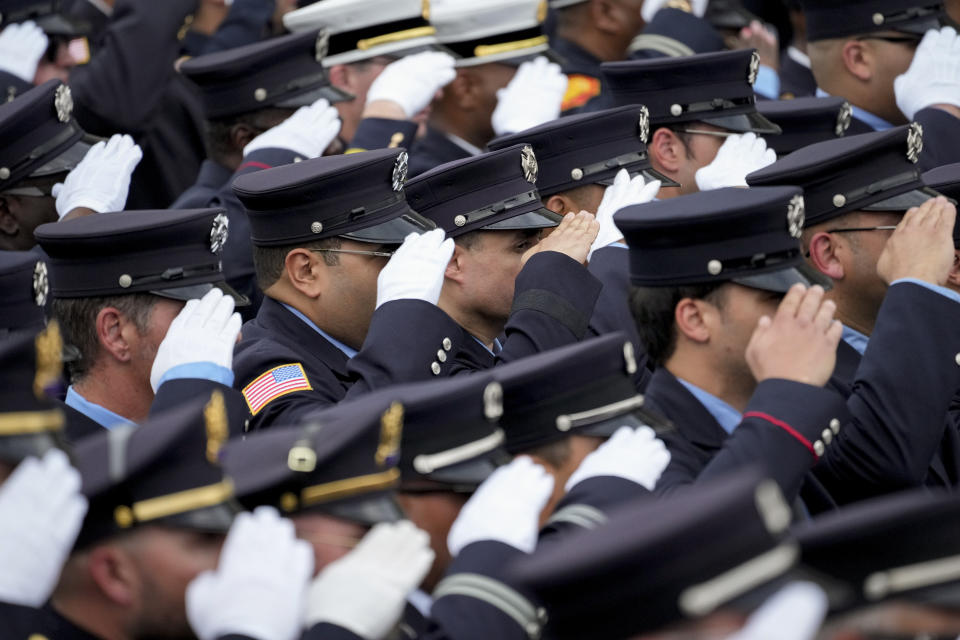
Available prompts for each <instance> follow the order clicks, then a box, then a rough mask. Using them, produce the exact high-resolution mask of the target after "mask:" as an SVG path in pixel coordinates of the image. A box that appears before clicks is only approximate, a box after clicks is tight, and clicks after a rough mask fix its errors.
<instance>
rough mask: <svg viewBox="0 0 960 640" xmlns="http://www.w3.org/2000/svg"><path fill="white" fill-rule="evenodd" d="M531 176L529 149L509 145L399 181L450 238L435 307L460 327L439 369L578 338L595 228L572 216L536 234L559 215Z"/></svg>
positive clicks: (589, 291) (591, 293)
mask: <svg viewBox="0 0 960 640" xmlns="http://www.w3.org/2000/svg"><path fill="white" fill-rule="evenodd" d="M537 177H538V165H537V159H536V156H535V155H534V153H533V151H532V150H531V148H530V147H529V146H523V145H515V146H512V147H508V148H506V149H501V150H499V151H492V152H489V153H485V154H482V155H479V156H475V157H472V158H467V159H464V160H460V161H457V162H451V163H449V164H445V165H441V166H439V167H437V168H435V169H433V170H431V171H429V172H427V173H425V174H423V175H421V176H418V177H416V178H414V179H413V180H411V181H410V183H409V184H408V185H407V191H406V194H407V201H408V202H409V203H410V206H411V207H413V208H414V209H415V210H417V211H419V212H420V213H421V214H423V215H424V216H426V217H427V218H429V219H430V220H432V221H433V222H435V223H436V224H437V226H439V227H440V228H442V229H443V230H444V231H445V232H446V233H447V236H448V237H450V238H453V239H454V241H455V243H456V244H455V248H454V251H453V256H452V257H451V259H450V262H449V265H447V268H446V272H445V275H444V284H443V289H442V291H441V293H440V301H439V303H438V304H439V306H440V308H441V309H443V310H444V311H446V312H447V314H449V316H450V317H451V318H453V319H454V320H455V321H456V322H457V324H459V325H460V327H461V328H462V333H463V339H462V340H461V344H462V346H461V349H460V350H459V351H454V352H453V353H452V354H449V355H451V356H452V357H451V361H450V362H449V363H446V366H444V367H443V368H444V369H446V370H447V372H448V373H450V374H457V373H460V372H463V371H472V370H476V369H488V368H490V367H492V366H494V365H495V364H497V363H501V362H510V361H513V360H516V359H518V358H521V357H525V356H528V355H530V354H532V353H536V352H539V351H544V350H547V349H550V348H553V347H556V346H560V345H564V344H569V343H570V342H574V341H577V340H580V339H581V338H583V336H584V335H585V334H586V331H587V325H588V322H589V319H590V316H591V315H593V309H594V305H595V304H596V301H597V296H598V295H599V292H600V283H599V281H597V280H596V278H594V277H593V276H591V275H590V273H589V272H588V271H587V269H586V268H585V267H584V264H583V263H584V262H585V261H586V257H587V253H588V252H589V249H590V246H591V244H592V243H593V240H594V239H595V237H596V234H597V231H598V228H599V227H598V225H597V223H596V221H595V220H594V219H593V218H594V217H593V216H592V215H591V214H587V213H583V214H578V215H571V216H569V217H567V218H565V219H563V222H562V223H561V224H560V226H559V227H557V229H556V230H554V231H553V232H552V233H551V234H550V235H549V236H547V237H546V238H544V239H543V240H540V234H541V231H542V230H543V229H548V228H552V227H554V226H555V225H556V224H557V222H558V221H559V220H561V218H560V216H558V215H557V214H555V213H553V212H552V211H549V210H547V209H545V208H544V207H543V204H542V202H541V199H540V195H539V194H538V193H537V189H536V180H537ZM504 332H506V339H505V341H504V342H502V343H501V342H500V340H499V336H500V335H501V334H502V333H504ZM439 355H440V354H438V357H439ZM442 355H443V356H444V357H443V358H441V359H439V360H438V361H437V362H438V366H437V369H438V372H439V370H440V368H441V365H444V360H446V359H447V358H446V356H447V355H448V354H442Z"/></svg>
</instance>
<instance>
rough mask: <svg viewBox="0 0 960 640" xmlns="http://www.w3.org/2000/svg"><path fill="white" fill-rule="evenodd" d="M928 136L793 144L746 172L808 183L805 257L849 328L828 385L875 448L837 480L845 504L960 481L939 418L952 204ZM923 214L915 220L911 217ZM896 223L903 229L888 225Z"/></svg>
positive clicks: (951, 319)
mask: <svg viewBox="0 0 960 640" xmlns="http://www.w3.org/2000/svg"><path fill="white" fill-rule="evenodd" d="M923 141H924V136H921V135H920V130H919V125H916V124H913V125H910V126H905V127H897V128H896V129H892V130H889V131H884V132H875V133H869V134H862V135H858V136H850V137H847V138H845V139H843V140H833V141H829V142H822V143H819V144H815V145H811V146H809V147H806V148H804V149H801V150H799V151H796V152H794V153H793V154H791V155H790V156H788V157H786V158H784V159H783V160H781V161H779V162H777V163H775V164H773V165H771V166H770V167H768V168H767V169H765V170H763V171H760V172H757V173H756V174H754V175H751V176H749V178H748V181H749V183H750V184H751V185H752V186H756V185H776V184H796V185H799V186H802V187H803V188H804V190H805V194H806V201H807V203H808V204H807V213H806V215H807V218H806V226H805V228H804V231H803V238H802V239H803V245H804V248H805V252H807V253H808V255H809V258H808V262H809V263H810V265H811V266H812V267H813V268H815V269H816V270H817V271H818V272H820V273H822V274H824V275H825V276H827V277H829V278H830V279H831V281H832V282H833V289H832V291H830V293H829V294H828V297H829V298H831V299H832V300H833V301H834V302H835V303H836V305H837V317H838V318H839V319H840V320H841V321H842V322H843V324H844V328H843V341H842V342H841V343H840V345H839V347H838V350H837V363H838V364H837V368H836V371H835V372H834V375H833V377H832V379H831V381H830V385H829V386H830V387H832V388H834V389H836V390H838V391H839V392H840V393H842V394H843V395H844V396H847V397H849V403H848V404H849V405H850V407H851V411H852V413H853V415H854V418H855V420H857V421H859V422H860V423H861V424H864V425H873V426H871V433H872V434H873V435H872V436H871V438H870V439H869V440H867V441H863V442H862V443H861V444H859V445H857V446H858V448H859V447H860V446H864V445H868V446H869V448H868V449H866V451H870V453H869V455H860V456H858V460H859V463H858V465H857V466H858V467H859V466H861V465H862V468H863V470H864V471H865V472H866V473H865V475H863V476H862V479H858V480H857V481H854V480H853V479H852V478H851V479H847V480H846V481H845V482H844V483H843V484H842V485H838V486H836V487H835V488H832V489H831V494H832V495H833V496H834V497H835V498H836V499H838V500H839V501H840V502H849V501H851V500H855V499H858V498H859V497H862V496H864V495H871V494H874V493H882V492H884V491H888V490H894V489H900V488H905V487H910V486H915V485H917V484H921V483H924V482H926V483H928V484H935V485H941V486H943V485H946V486H952V485H955V484H956V482H957V481H958V479H960V475H958V474H960V470H958V469H957V468H956V467H957V465H956V462H955V459H956V458H955V454H954V453H953V451H955V450H957V447H958V444H957V436H956V432H955V430H953V429H946V430H944V429H943V428H942V427H941V426H940V425H942V424H943V421H944V415H945V413H946V411H947V407H948V405H949V403H950V398H951V396H952V395H953V394H954V393H955V392H956V390H957V389H958V388H960V378H958V375H960V371H958V367H957V363H956V362H955V360H954V357H953V356H955V355H956V353H957V352H960V342H958V339H960V336H958V335H957V333H956V326H955V319H956V314H957V313H958V312H960V307H958V306H957V302H960V297H958V295H957V294H956V293H955V292H953V291H951V290H950V289H948V288H946V287H945V286H944V285H946V284H947V279H948V277H949V273H950V270H951V268H952V265H953V256H954V250H953V239H952V231H953V225H954V222H953V220H954V216H955V213H954V206H953V205H952V204H950V203H948V202H947V201H946V200H945V199H943V198H936V197H935V196H937V195H938V194H937V192H935V191H933V190H931V189H930V188H929V187H926V186H925V185H924V182H923V180H922V179H921V175H920V171H919V169H918V166H919V163H918V157H919V156H920V155H921V154H920V149H921V148H922V145H923ZM917 207H919V208H917ZM905 213H906V215H905ZM924 218H925V219H926V222H925V223H924V224H921V225H919V226H918V227H917V228H912V227H913V225H911V224H908V223H909V222H910V221H913V220H918V219H924ZM937 220H942V222H940V223H938V224H931V223H934V222H936V221H937ZM898 225H899V226H901V227H904V228H903V229H901V230H899V231H898V232H896V233H893V234H891V233H890V232H891V231H892V230H893V229H895V228H896V227H897V226H898ZM921 247H922V248H921ZM911 251H913V252H915V253H914V254H913V255H911V256H909V257H908V253H909V252H911ZM908 318H909V320H908ZM941 323H943V324H941ZM868 344H869V345H870V349H867V345H868ZM906 345H909V348H906ZM921 399H922V400H921ZM877 434H883V435H884V438H883V439H882V440H881V439H878V438H877ZM938 447H939V448H941V449H942V452H941V453H940V455H936V456H935V455H934V454H935V453H937V449H938ZM864 481H865V482H864Z"/></svg>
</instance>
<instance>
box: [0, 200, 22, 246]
mask: <svg viewBox="0 0 960 640" xmlns="http://www.w3.org/2000/svg"><path fill="white" fill-rule="evenodd" d="M18 208H19V201H18V200H17V198H16V197H14V196H0V233H2V234H3V235H5V236H15V235H17V234H18V233H20V221H19V220H17V216H16V210H17V209H18Z"/></svg>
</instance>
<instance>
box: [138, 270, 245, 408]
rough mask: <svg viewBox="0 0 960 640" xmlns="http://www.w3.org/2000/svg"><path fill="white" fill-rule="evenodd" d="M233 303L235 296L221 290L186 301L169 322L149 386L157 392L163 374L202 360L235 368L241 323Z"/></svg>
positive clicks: (219, 365) (154, 361)
mask: <svg viewBox="0 0 960 640" xmlns="http://www.w3.org/2000/svg"><path fill="white" fill-rule="evenodd" d="M233 305H234V302H233V298H231V297H230V296H226V295H224V294H223V291H221V290H220V289H211V290H210V291H208V292H207V294H206V295H205V296H203V298H201V299H200V300H189V301H187V304H186V306H184V307H183V310H182V311H181V312H180V313H179V314H177V317H176V318H174V319H173V322H171V323H170V328H169V329H167V335H166V336H165V337H164V338H163V341H162V342H161V343H160V346H159V348H158V349H157V356H156V358H154V360H153V367H151V369H150V386H151V387H153V391H154V393H156V391H157V389H159V388H160V384H161V382H163V377H164V376H165V375H166V374H167V373H169V372H170V371H171V370H172V369H173V368H174V367H178V366H180V365H184V364H198V363H201V362H203V363H211V364H213V365H215V366H218V367H223V368H225V369H226V370H227V371H231V370H232V367H233V347H234V345H235V344H236V343H237V336H238V335H240V327H241V325H242V320H241V319H240V314H239V313H234V312H233Z"/></svg>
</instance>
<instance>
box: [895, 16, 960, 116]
mask: <svg viewBox="0 0 960 640" xmlns="http://www.w3.org/2000/svg"><path fill="white" fill-rule="evenodd" d="M893 92H894V95H895V96H896V98H897V106H898V107H899V108H900V111H902V112H903V115H905V116H906V117H907V119H908V120H913V119H914V117H915V116H916V115H917V112H918V111H920V110H921V109H925V108H927V107H929V106H931V105H934V104H950V105H953V106H956V107H960V36H958V35H957V32H956V31H954V29H953V27H943V28H942V29H940V30H939V31H937V30H936V29H931V30H929V31H927V33H926V34H925V35H924V36H923V40H921V41H920V45H919V46H918V47H917V52H916V53H915V54H914V56H913V62H912V63H910V68H909V69H907V71H906V73H903V74H901V75H899V76H897V78H896V79H895V80H894V81H893Z"/></svg>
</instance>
